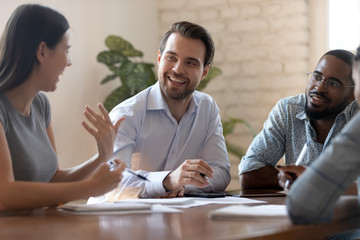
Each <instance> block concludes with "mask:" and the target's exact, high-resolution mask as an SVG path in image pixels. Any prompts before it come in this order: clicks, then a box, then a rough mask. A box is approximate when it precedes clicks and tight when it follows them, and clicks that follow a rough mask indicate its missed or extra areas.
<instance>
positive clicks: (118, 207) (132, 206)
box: [58, 203, 151, 212]
mask: <svg viewBox="0 0 360 240" xmlns="http://www.w3.org/2000/svg"><path fill="white" fill-rule="evenodd" d="M58 209H60V210H64V211H72V212H105V211H134V210H136V211H138V210H151V205H149V204H143V203H120V204H113V203H101V204H78V203H68V204H64V205H63V206H61V207H59V208H58Z"/></svg>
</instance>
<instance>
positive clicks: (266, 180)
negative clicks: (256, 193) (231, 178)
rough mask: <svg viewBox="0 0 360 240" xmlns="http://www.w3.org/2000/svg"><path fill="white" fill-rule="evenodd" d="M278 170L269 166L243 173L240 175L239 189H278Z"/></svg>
mask: <svg viewBox="0 0 360 240" xmlns="http://www.w3.org/2000/svg"><path fill="white" fill-rule="evenodd" d="M277 174H278V170H276V169H275V168H274V167H271V166H265V167H262V168H260V169H257V170H254V171H250V172H245V173H243V174H241V175H240V177H239V178H240V186H241V189H243V190H245V189H255V188H260V189H275V188H280V186H279V183H278V178H277Z"/></svg>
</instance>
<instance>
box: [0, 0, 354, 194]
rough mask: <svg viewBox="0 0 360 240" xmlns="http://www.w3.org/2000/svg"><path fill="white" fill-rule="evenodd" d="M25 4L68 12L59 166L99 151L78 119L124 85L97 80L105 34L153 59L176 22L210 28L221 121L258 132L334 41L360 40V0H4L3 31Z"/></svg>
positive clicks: (56, 100)
mask: <svg viewBox="0 0 360 240" xmlns="http://www.w3.org/2000/svg"><path fill="white" fill-rule="evenodd" d="M23 3H39V4H43V5H46V6H49V7H52V8H54V9H56V10H58V11H59V12H61V13H62V14H64V15H65V17H66V18H67V19H68V21H69V23H70V26H71V30H70V34H71V39H70V43H71V49H70V57H71V60H72V63H73V65H72V66H71V67H70V68H67V69H66V70H65V72H64V74H63V75H62V76H61V78H60V82H59V83H58V85H57V90H56V91H55V92H52V93H47V95H48V96H49V98H50V101H51V105H52V122H53V127H54V131H55V137H56V145H57V152H58V157H59V162H60V167H62V168H66V167H71V166H74V165H77V164H79V163H81V162H83V161H84V160H86V159H88V158H90V157H91V156H92V155H94V154H95V153H96V151H97V150H96V143H95V141H94V139H93V138H92V136H91V135H89V134H88V133H87V132H86V131H85V130H84V129H83V127H82V126H81V121H82V120H83V119H84V116H83V110H84V108H85V106H86V105H89V106H91V107H93V108H96V104H97V103H98V102H102V101H103V100H104V99H105V97H106V96H107V95H109V94H110V92H111V91H112V90H114V89H115V88H116V87H118V86H119V85H120V82H119V81H112V82H110V83H107V84H105V85H100V82H101V80H102V79H103V78H104V77H105V76H106V75H108V74H109V73H110V71H109V70H108V69H107V67H106V66H105V65H104V64H101V63H98V62H97V60H96V56H97V54H98V53H99V52H101V51H103V50H107V48H106V46H105V44H104V40H105V38H106V37H107V36H108V35H110V34H114V35H119V36H122V37H123V38H124V39H126V40H128V41H129V42H131V43H132V44H133V45H134V47H135V48H137V49H138V50H141V51H142V52H143V53H144V57H143V60H144V61H147V62H152V63H154V64H156V56H157V51H158V46H159V41H160V39H161V37H162V35H163V34H164V33H165V32H166V31H167V29H168V27H169V26H170V25H171V24H172V23H173V22H176V21H180V20H187V21H191V22H194V23H197V24H200V25H202V26H204V27H205V28H206V29H208V30H209V31H210V33H211V34H212V36H213V38H214V41H215V45H216V52H215V58H214V62H213V65H214V66H216V67H218V68H220V69H221V70H222V72H223V73H222V74H221V75H220V76H218V77H216V78H215V79H213V80H212V81H211V82H210V83H209V84H208V86H207V87H206V88H205V90H204V92H207V93H209V94H210V95H212V96H213V97H214V98H215V100H216V101H217V103H218V105H219V107H220V111H221V116H222V118H223V120H226V119H228V118H230V117H235V118H241V119H244V120H246V121H247V122H249V123H250V124H251V125H252V126H253V127H254V129H255V130H256V131H257V132H259V131H260V130H261V129H262V125H263V122H264V121H265V120H266V118H267V115H268V113H269V112H270V110H271V108H272V107H273V106H274V105H275V104H276V102H277V101H278V100H280V99H281V98H283V97H286V96H292V95H296V94H299V93H303V92H304V91H305V88H306V78H305V75H306V73H307V72H309V71H312V70H313V69H314V68H315V66H316V63H317V60H318V59H319V58H320V57H321V56H322V55H323V54H324V53H325V52H326V51H327V50H329V49H335V48H344V49H347V50H351V51H354V50H355V49H356V47H357V46H358V44H359V43H360V37H359V36H360V34H359V32H360V26H359V25H360V19H359V18H360V6H359V1H358V0H195V1H192V0H38V1H36V2H34V1H26V0H0V31H1V32H2V31H3V29H4V26H5V24H6V21H7V19H8V18H9V16H10V14H11V13H12V12H13V10H14V9H15V8H16V7H17V6H18V5H20V4H23ZM227 139H228V140H229V141H231V142H232V143H234V144H237V145H238V146H241V147H242V148H244V149H245V150H246V148H247V147H248V145H249V144H250V143H251V141H252V136H251V134H250V133H249V131H248V129H247V128H246V127H244V126H243V125H241V124H238V125H236V127H235V129H234V132H233V133H232V134H230V135H229V136H228V137H227ZM230 161H231V164H232V167H231V174H232V177H233V179H232V182H231V184H230V185H229V187H228V189H229V190H233V189H237V188H239V184H238V170H237V166H238V164H239V162H240V159H239V158H236V157H234V156H232V155H230Z"/></svg>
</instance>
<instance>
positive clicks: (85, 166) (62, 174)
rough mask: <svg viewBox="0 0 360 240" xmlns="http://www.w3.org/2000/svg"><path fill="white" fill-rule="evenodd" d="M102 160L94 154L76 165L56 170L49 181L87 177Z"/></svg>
mask: <svg viewBox="0 0 360 240" xmlns="http://www.w3.org/2000/svg"><path fill="white" fill-rule="evenodd" d="M102 162H103V161H102V160H101V159H99V158H98V155H97V154H96V155H94V156H93V157H91V158H90V159H89V160H87V161H86V162H83V163H82V164H80V165H78V166H75V167H72V168H68V169H62V170H58V171H57V172H56V173H55V175H54V177H53V179H52V180H51V182H70V181H79V180H83V179H85V178H87V177H89V176H90V175H91V174H92V173H93V172H94V171H95V169H96V168H98V167H99V166H100V164H101V163H102Z"/></svg>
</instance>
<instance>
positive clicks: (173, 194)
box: [162, 187, 185, 198]
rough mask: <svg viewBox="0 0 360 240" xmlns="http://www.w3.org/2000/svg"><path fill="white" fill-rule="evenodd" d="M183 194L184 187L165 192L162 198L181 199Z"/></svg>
mask: <svg viewBox="0 0 360 240" xmlns="http://www.w3.org/2000/svg"><path fill="white" fill-rule="evenodd" d="M184 194H185V187H182V188H181V189H180V190H176V191H170V192H167V193H166V194H165V195H164V196H162V198H174V197H183V196H184Z"/></svg>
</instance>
